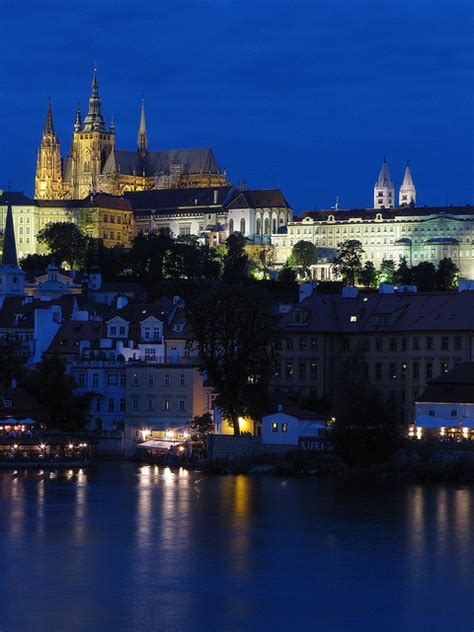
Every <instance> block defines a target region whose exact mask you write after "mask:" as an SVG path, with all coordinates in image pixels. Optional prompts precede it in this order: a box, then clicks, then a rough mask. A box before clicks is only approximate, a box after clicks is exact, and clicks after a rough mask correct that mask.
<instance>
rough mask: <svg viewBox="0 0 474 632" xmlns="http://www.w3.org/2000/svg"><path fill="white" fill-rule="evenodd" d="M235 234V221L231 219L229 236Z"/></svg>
mask: <svg viewBox="0 0 474 632" xmlns="http://www.w3.org/2000/svg"><path fill="white" fill-rule="evenodd" d="M233 232H234V220H233V219H230V220H229V234H232V233H233ZM258 232H259V231H258V229H257V233H258Z"/></svg>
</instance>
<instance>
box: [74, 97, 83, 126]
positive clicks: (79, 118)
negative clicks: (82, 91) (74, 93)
mask: <svg viewBox="0 0 474 632" xmlns="http://www.w3.org/2000/svg"><path fill="white" fill-rule="evenodd" d="M81 130H82V121H81V106H80V105H79V103H78V104H77V110H76V120H75V122H74V131H75V132H80V131H81Z"/></svg>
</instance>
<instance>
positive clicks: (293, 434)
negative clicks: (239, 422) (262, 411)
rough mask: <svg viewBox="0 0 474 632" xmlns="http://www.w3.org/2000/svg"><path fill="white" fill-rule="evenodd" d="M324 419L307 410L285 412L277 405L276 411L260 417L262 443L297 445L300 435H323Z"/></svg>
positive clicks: (324, 430)
mask: <svg viewBox="0 0 474 632" xmlns="http://www.w3.org/2000/svg"><path fill="white" fill-rule="evenodd" d="M325 432H326V420H325V419H324V418H323V417H322V416H321V415H318V414H316V413H313V412H311V411H307V410H301V411H298V410H294V411H293V410H291V411H290V412H285V411H284V410H283V407H282V406H278V410H277V412H275V413H273V414H271V415H265V416H264V417H262V443H268V444H274V445H275V444H277V445H289V446H290V445H292V446H297V445H298V442H299V440H300V438H302V437H321V438H322V437H323V436H324V434H325Z"/></svg>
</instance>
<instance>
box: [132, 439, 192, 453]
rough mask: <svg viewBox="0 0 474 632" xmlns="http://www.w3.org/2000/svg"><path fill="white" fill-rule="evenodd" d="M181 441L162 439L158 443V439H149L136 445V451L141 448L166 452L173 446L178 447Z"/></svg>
mask: <svg viewBox="0 0 474 632" xmlns="http://www.w3.org/2000/svg"><path fill="white" fill-rule="evenodd" d="M181 443H183V442H182V441H168V440H165V439H163V440H162V441H159V440H158V439H151V440H150V441H144V442H143V443H137V449H138V448H141V449H143V450H163V451H165V452H168V450H169V449H170V448H172V447H174V446H178V445H180V444H181Z"/></svg>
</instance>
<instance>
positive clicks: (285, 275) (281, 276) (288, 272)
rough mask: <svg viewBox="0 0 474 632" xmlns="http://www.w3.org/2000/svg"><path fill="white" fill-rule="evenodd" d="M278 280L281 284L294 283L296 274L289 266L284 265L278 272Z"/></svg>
mask: <svg viewBox="0 0 474 632" xmlns="http://www.w3.org/2000/svg"><path fill="white" fill-rule="evenodd" d="M278 280H279V281H281V282H282V283H294V282H295V281H296V272H295V271H294V270H293V268H290V266H289V265H287V264H285V265H284V266H283V267H282V268H281V270H280V271H279V272H278Z"/></svg>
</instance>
